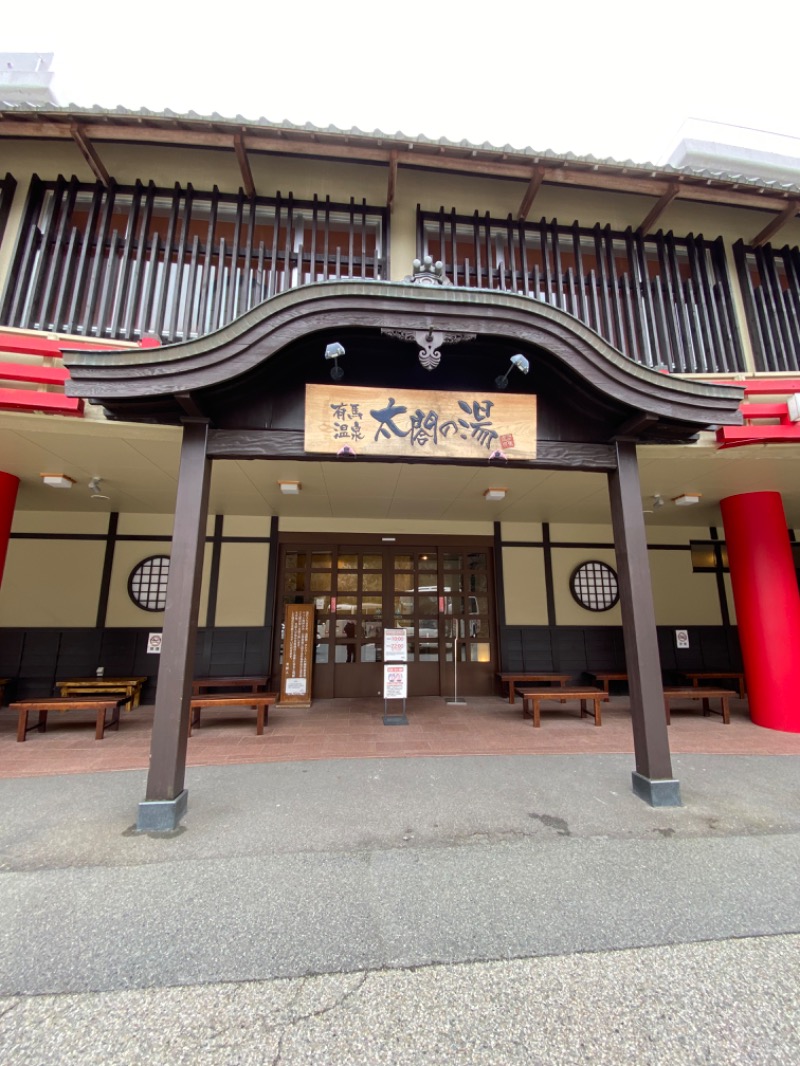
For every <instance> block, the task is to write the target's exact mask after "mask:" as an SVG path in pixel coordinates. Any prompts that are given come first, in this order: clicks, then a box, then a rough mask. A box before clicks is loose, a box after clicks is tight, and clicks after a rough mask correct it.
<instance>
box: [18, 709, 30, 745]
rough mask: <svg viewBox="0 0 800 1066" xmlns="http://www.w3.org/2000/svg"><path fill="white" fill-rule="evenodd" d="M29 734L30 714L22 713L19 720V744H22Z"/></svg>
mask: <svg viewBox="0 0 800 1066" xmlns="http://www.w3.org/2000/svg"><path fill="white" fill-rule="evenodd" d="M27 732H28V712H27V711H20V712H19V717H18V718H17V743H18V744H22V742H23V741H24V740H25V734H26V733H27Z"/></svg>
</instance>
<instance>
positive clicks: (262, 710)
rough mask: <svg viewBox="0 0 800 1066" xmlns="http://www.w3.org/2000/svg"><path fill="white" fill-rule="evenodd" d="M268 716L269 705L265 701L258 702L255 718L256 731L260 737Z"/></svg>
mask: <svg viewBox="0 0 800 1066" xmlns="http://www.w3.org/2000/svg"><path fill="white" fill-rule="evenodd" d="M268 717H269V707H268V706H267V704H266V703H259V704H258V718H257V719H256V733H257V734H258V736H260V737H262V736H263V735H264V723H265V722H266V721H267V719H268Z"/></svg>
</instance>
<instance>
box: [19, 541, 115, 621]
mask: <svg viewBox="0 0 800 1066" xmlns="http://www.w3.org/2000/svg"><path fill="white" fill-rule="evenodd" d="M104 555H105V543H104V542H103V541H81V540H13V539H12V540H11V541H10V542H9V546H8V555H7V557H6V567H5V573H4V574H3V585H2V589H0V626H11V627H15V628H23V627H26V626H59V627H60V626H94V625H95V623H96V622H97V602H98V597H99V594H100V581H101V579H102V574H103V558H104Z"/></svg>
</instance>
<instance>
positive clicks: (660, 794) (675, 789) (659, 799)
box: [631, 770, 683, 807]
mask: <svg viewBox="0 0 800 1066" xmlns="http://www.w3.org/2000/svg"><path fill="white" fill-rule="evenodd" d="M631 783H632V785H633V791H634V794H635V795H637V796H638V797H639V799H643V800H644V801H645V803H649V804H650V806H651V807H682V806H683V804H682V803H681V783H680V781H676V780H675V779H674V778H662V779H660V780H654V779H653V778H650V777H645V776H644V774H640V773H637V771H636V770H634V772H633V773H632V774H631Z"/></svg>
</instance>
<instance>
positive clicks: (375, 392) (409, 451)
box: [304, 385, 536, 460]
mask: <svg viewBox="0 0 800 1066" xmlns="http://www.w3.org/2000/svg"><path fill="white" fill-rule="evenodd" d="M304 448H305V450H306V451H307V452H319V453H323V454H334V455H336V454H338V453H340V452H341V453H342V454H344V455H350V454H353V455H356V456H359V455H385V456H402V457H413V458H419V459H473V458H484V459H489V458H490V457H495V458H496V457H497V456H496V454H495V453H501V454H502V456H503V457H504V458H506V459H511V460H513V459H535V458H536V397H535V396H529V395H528V396H522V395H519V394H515V393H511V394H508V395H506V394H505V393H502V392H494V391H491V390H489V389H487V391H486V392H483V391H480V392H477V391H470V392H428V391H423V390H420V389H404V388H395V387H392V388H388V389H372V388H370V389H363V388H356V387H355V386H354V387H352V388H350V387H343V386H336V385H306V417H305V440H304Z"/></svg>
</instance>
